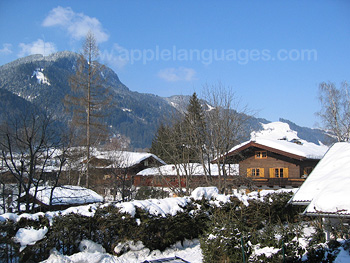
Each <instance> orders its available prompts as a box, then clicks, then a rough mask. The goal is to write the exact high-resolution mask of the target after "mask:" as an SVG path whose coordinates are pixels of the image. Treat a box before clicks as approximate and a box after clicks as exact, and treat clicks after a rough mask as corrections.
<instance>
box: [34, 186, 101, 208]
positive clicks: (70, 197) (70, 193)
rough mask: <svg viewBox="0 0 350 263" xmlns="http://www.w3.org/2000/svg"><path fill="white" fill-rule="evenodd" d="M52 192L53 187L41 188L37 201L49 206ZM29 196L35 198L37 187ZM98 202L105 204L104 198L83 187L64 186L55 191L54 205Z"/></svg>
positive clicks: (39, 188)
mask: <svg viewBox="0 0 350 263" xmlns="http://www.w3.org/2000/svg"><path fill="white" fill-rule="evenodd" d="M51 190H52V187H51V186H39V187H38V192H37V194H36V199H37V200H38V201H40V202H41V203H43V204H45V205H49V204H50V195H51ZM29 194H30V195H32V196H34V194H35V187H32V188H31V189H30V191H29ZM98 202H103V198H102V196H100V195H99V194H97V193H96V192H94V191H92V190H90V189H87V188H84V187H81V186H74V185H64V186H60V187H56V188H55V189H54V190H53V197H52V205H78V204H87V203H98Z"/></svg>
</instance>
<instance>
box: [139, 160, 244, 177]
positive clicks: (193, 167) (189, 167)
mask: <svg viewBox="0 0 350 263" xmlns="http://www.w3.org/2000/svg"><path fill="white" fill-rule="evenodd" d="M208 168H209V167H208V166H207V167H206V170H207V171H208V170H209V169H208ZM225 169H226V171H227V174H228V175H237V174H238V165H230V166H229V165H226V167H225ZM210 173H211V175H212V176H218V174H219V171H218V166H217V165H216V164H210ZM158 174H161V175H165V176H167V175H177V174H179V175H180V176H185V175H204V174H206V172H205V171H204V168H203V165H202V164H200V163H186V164H178V165H174V164H167V165H162V166H160V167H152V168H147V169H144V170H142V171H140V172H138V173H137V175H143V176H149V175H158Z"/></svg>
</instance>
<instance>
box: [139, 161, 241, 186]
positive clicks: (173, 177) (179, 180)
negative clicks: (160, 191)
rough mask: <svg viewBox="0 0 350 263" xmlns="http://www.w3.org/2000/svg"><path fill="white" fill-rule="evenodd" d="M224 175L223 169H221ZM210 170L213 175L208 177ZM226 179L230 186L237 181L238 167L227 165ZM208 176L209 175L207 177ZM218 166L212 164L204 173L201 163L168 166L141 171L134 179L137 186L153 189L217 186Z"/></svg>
mask: <svg viewBox="0 0 350 263" xmlns="http://www.w3.org/2000/svg"><path fill="white" fill-rule="evenodd" d="M220 169H221V173H223V167H221V168H220ZM209 170H210V173H211V175H210V176H209V175H208V171H209ZM225 173H226V175H227V176H226V177H225V178H224V177H222V178H221V180H222V181H223V180H224V179H225V180H226V182H227V183H228V184H230V185H232V184H233V181H236V179H237V165H227V166H226V167H225ZM206 174H207V175H206ZM218 174H219V171H218V166H217V165H216V164H210V167H209V166H207V167H206V171H204V168H203V165H202V164H200V163H186V164H178V165H174V164H167V165H162V166H160V167H153V168H148V169H145V170H142V171H140V172H139V173H137V174H136V175H135V177H134V185H135V186H153V187H183V188H185V187H187V186H189V185H190V186H191V188H196V187H199V186H204V185H207V184H208V183H210V184H214V185H216V184H217V182H218V178H219V176H218Z"/></svg>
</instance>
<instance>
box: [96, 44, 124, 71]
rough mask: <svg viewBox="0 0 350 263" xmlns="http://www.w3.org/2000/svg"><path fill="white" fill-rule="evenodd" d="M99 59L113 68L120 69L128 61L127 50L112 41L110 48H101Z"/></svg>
mask: <svg viewBox="0 0 350 263" xmlns="http://www.w3.org/2000/svg"><path fill="white" fill-rule="evenodd" d="M99 58H100V60H101V61H102V62H103V63H104V64H106V65H107V66H109V67H111V68H113V69H122V68H124V67H125V66H126V65H127V64H128V63H129V56H128V50H127V49H125V48H124V47H122V46H121V45H119V44H118V43H114V44H113V47H112V49H111V50H101V51H100V56H99Z"/></svg>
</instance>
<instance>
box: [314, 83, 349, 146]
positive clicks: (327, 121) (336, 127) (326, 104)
mask: <svg viewBox="0 0 350 263" xmlns="http://www.w3.org/2000/svg"><path fill="white" fill-rule="evenodd" d="M319 100H320V103H321V110H320V111H319V112H317V115H318V116H319V117H320V118H321V120H322V122H323V125H324V128H325V129H327V130H329V131H331V132H332V133H333V134H334V135H335V136H336V138H337V140H338V141H339V142H341V141H349V140H350V87H349V85H348V84H347V83H346V82H343V83H342V85H341V87H340V88H337V87H336V86H335V84H334V83H331V82H328V83H326V82H322V83H321V84H320V86H319Z"/></svg>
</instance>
